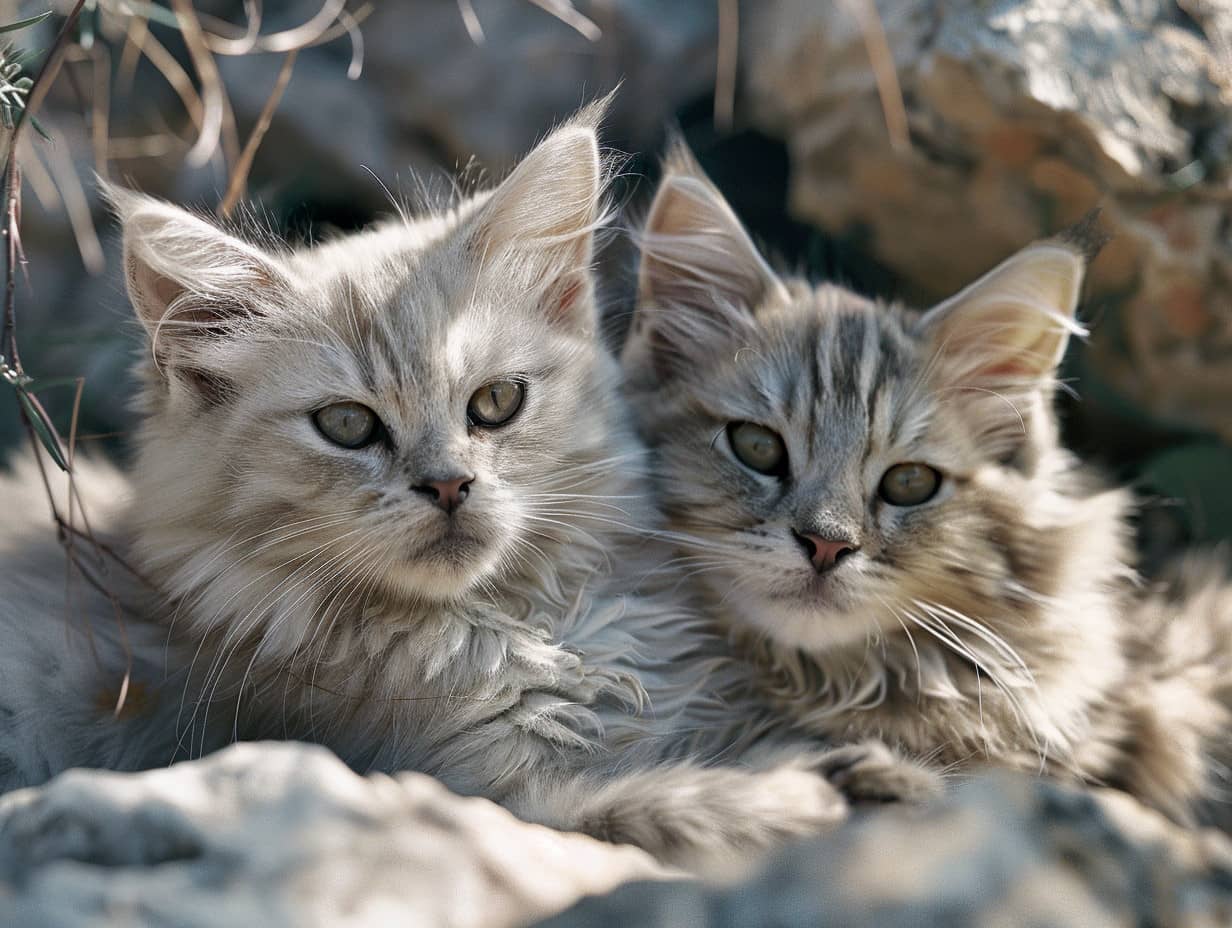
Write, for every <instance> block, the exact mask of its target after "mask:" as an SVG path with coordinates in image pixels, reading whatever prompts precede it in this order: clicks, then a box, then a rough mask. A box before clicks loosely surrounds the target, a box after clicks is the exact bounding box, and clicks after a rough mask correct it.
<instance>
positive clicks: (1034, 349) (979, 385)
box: [917, 239, 1086, 472]
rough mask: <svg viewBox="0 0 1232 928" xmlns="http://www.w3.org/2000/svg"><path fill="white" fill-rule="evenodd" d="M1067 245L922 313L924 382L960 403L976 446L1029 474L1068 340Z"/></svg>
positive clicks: (1045, 434)
mask: <svg viewBox="0 0 1232 928" xmlns="http://www.w3.org/2000/svg"><path fill="white" fill-rule="evenodd" d="M1085 266H1086V263H1085V259H1084V254H1083V251H1082V249H1081V248H1080V247H1079V246H1078V245H1077V244H1076V243H1074V242H1073V241H1069V240H1066V239H1056V240H1050V241H1044V242H1037V243H1036V244H1034V245H1030V246H1028V247H1027V248H1024V249H1023V250H1022V251H1020V252H1018V254H1016V255H1014V256H1012V257H1010V258H1008V259H1007V260H1006V261H1004V262H1002V263H1001V264H1000V265H998V266H997V267H996V268H994V269H993V270H992V271H990V272H989V273H987V274H985V275H984V276H983V277H981V278H980V279H979V280H977V281H976V282H975V283H973V284H971V285H970V286H969V287H967V288H966V289H965V290H963V291H962V292H960V293H958V294H957V295H956V296H954V297H951V298H950V299H949V300H946V301H945V302H944V303H942V304H940V305H939V306H936V307H934V308H933V309H932V310H930V311H929V312H927V313H925V314H924V315H923V316H922V317H921V318H920V320H919V322H918V331H917V334H918V335H919V336H920V337H921V338H922V339H923V340H924V343H925V345H926V347H927V348H928V350H929V351H930V353H931V363H930V365H929V376H930V378H931V380H932V383H933V386H934V388H935V389H936V390H937V391H938V392H939V393H940V394H942V395H944V396H945V397H946V399H947V401H950V402H953V403H954V404H956V405H957V406H959V407H961V409H962V414H963V417H964V419H965V421H966V422H967V423H968V426H969V428H970V429H971V430H972V432H973V434H975V435H976V436H978V441H979V444H980V447H981V449H982V450H983V451H984V452H985V453H987V454H988V455H989V456H990V457H992V458H994V459H995V460H997V461H999V462H1001V463H1002V464H1004V465H1007V466H1012V467H1015V468H1017V469H1019V470H1022V471H1024V472H1029V471H1031V470H1032V469H1033V468H1034V466H1035V462H1037V461H1038V460H1039V458H1040V455H1041V454H1042V452H1043V450H1044V449H1045V448H1046V447H1049V446H1051V445H1052V444H1053V443H1055V441H1056V421H1055V417H1054V415H1053V413H1052V410H1051V406H1050V402H1049V401H1050V400H1051V397H1052V387H1053V384H1054V383H1055V378H1056V370H1057V366H1058V365H1059V364H1060V363H1061V358H1062V356H1063V355H1064V354H1065V348H1066V345H1067V344H1068V343H1069V339H1070V336H1071V335H1072V334H1077V335H1084V334H1085V333H1086V330H1085V329H1084V328H1083V327H1082V326H1081V325H1080V324H1079V323H1078V322H1077V320H1076V319H1075V318H1074V313H1075V310H1076V309H1077V306H1078V298H1079V294H1080V291H1081V289H1082V278H1083V273H1084V270H1085Z"/></svg>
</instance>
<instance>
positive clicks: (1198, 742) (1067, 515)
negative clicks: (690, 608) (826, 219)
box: [623, 149, 1232, 820]
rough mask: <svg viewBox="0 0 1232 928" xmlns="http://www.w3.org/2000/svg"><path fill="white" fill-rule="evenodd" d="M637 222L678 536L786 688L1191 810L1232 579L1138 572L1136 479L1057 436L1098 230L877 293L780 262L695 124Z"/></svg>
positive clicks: (644, 336)
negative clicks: (1150, 579) (1128, 485)
mask: <svg viewBox="0 0 1232 928" xmlns="http://www.w3.org/2000/svg"><path fill="white" fill-rule="evenodd" d="M641 239H642V241H641V246H642V264H641V269H640V275H639V293H638V308H637V313H636V317H635V321H634V325H633V330H632V335H631V338H630V341H629V343H628V344H627V345H626V347H625V351H624V355H623V362H624V367H625V372H626V382H627V392H628V395H629V397H630V399H631V401H632V403H633V406H634V408H635V411H636V413H637V416H638V420H639V428H640V430H641V432H642V434H643V435H644V437H645V438H646V439H647V441H648V443H649V444H650V445H651V447H652V449H653V453H654V467H653V473H654V478H655V483H656V491H657V493H658V494H659V497H660V500H661V504H662V507H663V509H664V512H665V513H666V514H667V515H668V517H669V519H670V522H671V526H670V528H671V530H672V531H671V532H670V533H669V536H670V537H672V538H673V539H674V540H675V541H676V542H677V544H678V545H679V547H680V548H681V549H682V551H683V552H684V553H685V554H686V556H685V557H683V558H682V563H684V564H686V565H687V566H688V567H689V568H691V570H692V573H691V574H690V576H691V577H693V578H696V579H697V581H698V582H700V583H701V584H702V585H703V586H704V587H705V588H706V589H707V590H708V591H709V592H710V594H711V596H710V599H711V603H712V607H713V608H714V609H715V610H716V611H717V612H718V613H719V614H720V615H721V616H722V618H723V620H724V622H725V623H726V625H727V626H728V628H729V629H730V630H731V635H732V639H733V642H734V644H735V646H736V648H737V650H738V651H739V652H740V653H742V654H743V655H744V656H745V657H747V658H748V660H749V661H750V663H751V664H752V665H753V667H754V668H755V669H754V677H755V685H756V686H757V687H758V688H759V689H760V691H761V692H762V693H763V694H765V696H766V697H767V698H768V699H770V700H771V701H772V702H774V703H775V705H776V706H777V707H778V708H779V711H781V712H782V713H783V714H784V715H785V716H787V717H789V718H791V719H793V720H794V721H796V722H797V723H798V724H800V725H801V726H802V727H804V728H806V729H807V730H810V731H813V732H816V733H818V734H821V735H825V736H829V737H833V738H839V739H852V740H857V741H858V740H861V739H867V738H879V739H884V740H885V741H887V742H888V743H889V745H890V746H891V747H893V748H894V749H896V750H898V751H900V752H903V753H904V754H906V755H908V758H910V757H914V758H916V759H917V760H916V761H915V763H916V764H917V765H918V764H919V763H920V762H921V761H920V759H923V758H927V759H928V761H929V763H931V764H933V765H934V769H940V767H941V766H942V765H951V766H953V767H962V766H967V765H970V764H972V763H975V762H989V763H994V764H1001V765H1005V766H1010V767H1016V768H1019V769H1022V770H1026V771H1030V772H1036V771H1041V770H1043V771H1047V772H1050V773H1052V774H1055V775H1057V776H1063V777H1076V778H1080V779H1083V780H1086V781H1088V782H1093V783H1102V784H1114V785H1118V786H1122V787H1124V788H1126V789H1128V790H1130V791H1131V792H1134V793H1135V794H1136V795H1138V796H1139V797H1140V798H1141V799H1143V800H1145V801H1146V802H1148V803H1150V804H1152V805H1154V806H1155V807H1157V808H1158V809H1160V810H1162V811H1164V812H1165V813H1167V814H1169V815H1172V816H1174V817H1175V818H1178V819H1182V820H1184V819H1187V818H1189V817H1190V816H1191V815H1192V814H1193V812H1194V810H1195V809H1196V808H1197V805H1198V803H1199V801H1200V800H1202V799H1204V798H1208V797H1210V796H1212V795H1213V793H1214V791H1215V787H1216V779H1217V777H1216V771H1217V770H1218V769H1219V766H1218V762H1219V761H1220V760H1224V761H1225V762H1226V757H1227V754H1228V753H1229V747H1230V745H1229V741H1230V739H1229V738H1228V737H1227V735H1226V734H1225V728H1226V725H1227V723H1228V721H1229V717H1230V716H1229V711H1228V703H1229V701H1230V699H1229V697H1230V696H1232V687H1228V686H1226V685H1225V684H1223V683H1220V682H1218V681H1219V680H1221V679H1223V680H1226V679H1228V676H1227V675H1228V673H1229V671H1230V670H1232V587H1229V586H1228V584H1227V581H1226V580H1225V579H1223V576H1224V573H1223V572H1222V571H1220V572H1219V576H1220V579H1219V580H1218V581H1212V580H1211V579H1210V573H1211V572H1210V571H1208V572H1207V575H1206V581H1205V585H1204V586H1202V587H1201V588H1200V589H1199V590H1197V591H1195V592H1193V593H1191V594H1189V595H1188V596H1185V597H1178V598H1177V601H1176V602H1175V603H1173V604H1172V605H1171V606H1170V607H1169V606H1167V605H1165V604H1164V603H1162V602H1161V601H1160V598H1159V597H1158V596H1155V595H1147V596H1143V595H1142V594H1141V593H1140V592H1137V591H1135V589H1134V586H1133V579H1134V578H1133V570H1132V568H1131V566H1130V551H1129V545H1128V538H1129V530H1128V527H1127V521H1126V515H1127V512H1128V509H1129V499H1128V494H1127V493H1125V492H1122V491H1118V490H1114V489H1108V488H1106V487H1104V486H1103V485H1101V482H1100V481H1099V480H1098V479H1097V478H1096V477H1094V476H1093V475H1092V474H1091V473H1089V472H1088V470H1087V469H1086V468H1084V467H1083V466H1082V465H1081V464H1080V463H1078V462H1077V461H1076V460H1075V459H1074V458H1073V457H1072V456H1071V455H1070V454H1069V453H1067V452H1066V451H1065V449H1063V448H1062V447H1061V446H1060V444H1059V441H1058V436H1057V431H1058V430H1057V424H1056V420H1055V416H1054V414H1053V411H1052V399H1053V394H1054V390H1055V384H1056V372H1057V366H1058V364H1059V363H1060V361H1061V358H1062V355H1063V353H1064V350H1065V346H1066V343H1067V341H1068V338H1069V336H1070V335H1071V334H1073V333H1082V332H1083V331H1084V330H1083V328H1082V326H1081V325H1080V324H1079V323H1078V322H1077V321H1076V319H1075V311H1076V307H1077V303H1078V296H1079V291H1080V288H1081V283H1082V277H1083V272H1084V257H1083V254H1082V253H1081V252H1080V250H1079V249H1077V248H1076V247H1075V246H1074V245H1073V244H1072V243H1071V242H1070V241H1069V240H1067V239H1064V238H1062V239H1057V240H1051V241H1044V242H1038V243H1036V244H1034V245H1032V246H1029V247H1027V248H1026V249H1024V250H1023V251H1021V252H1020V253H1018V254H1017V255H1014V256H1012V257H1011V258H1009V259H1008V260H1006V261H1005V262H1004V263H1003V264H1001V265H1000V266H998V267H997V268H995V269H994V270H992V271H991V272H990V273H989V274H987V275H986V276H985V277H984V278H982V279H980V280H979V281H976V282H975V283H974V284H972V285H971V286H970V287H968V288H966V289H965V290H963V291H961V292H960V293H959V294H957V295H956V296H954V297H953V298H951V299H950V300H947V301H945V302H944V303H942V304H940V305H938V306H936V307H934V308H932V309H931V310H929V311H927V312H924V313H919V312H916V311H913V310H910V309H906V308H904V307H901V306H896V305H884V304H879V303H876V302H873V301H870V300H867V299H864V298H862V297H859V296H857V295H856V294H853V293H851V292H849V291H846V290H844V289H842V288H839V287H834V286H826V285H823V286H813V285H811V284H809V283H808V282H806V281H803V280H798V279H784V278H781V277H779V276H778V275H777V274H776V273H775V272H774V271H773V270H772V269H771V268H770V267H769V266H768V265H767V263H766V262H765V260H764V259H763V258H762V257H761V255H760V254H759V253H758V252H757V250H756V248H755V247H754V246H753V244H752V242H751V240H750V239H749V237H748V235H747V234H746V232H745V231H744V229H743V228H742V226H741V225H740V222H739V220H738V219H737V218H736V216H735V215H734V213H733V212H732V210H731V208H730V207H729V206H728V205H727V203H726V202H725V201H724V200H723V198H722V196H721V194H720V193H719V192H718V190H717V189H715V188H714V187H713V185H711V184H710V182H709V181H708V180H707V179H706V177H705V175H704V174H703V173H702V172H701V170H700V168H698V166H697V165H696V163H695V162H693V160H692V159H691V157H690V156H689V155H688V153H687V152H686V151H684V150H683V149H678V150H677V151H676V152H674V153H673V154H672V155H671V156H670V157H669V159H668V163H667V165H666V167H665V171H664V179H663V181H662V184H661V186H660V188H659V191H658V193H657V194H656V196H655V200H654V203H653V205H652V207H651V210H650V214H649V218H648V220H647V223H646V226H645V228H644V229H643V231H642V235H641ZM1194 573H1201V571H1197V570H1196V569H1190V570H1189V574H1191V575H1192V574H1194ZM1165 614H1166V615H1167V616H1168V622H1169V623H1170V625H1169V628H1170V629H1171V631H1170V632H1168V633H1164V632H1163V631H1162V630H1161V629H1162V627H1161V624H1160V623H1161V621H1163V620H1162V618H1161V617H1162V616H1163V615H1165ZM1181 639H1187V640H1189V641H1190V642H1200V644H1199V645H1198V646H1196V647H1195V646H1194V645H1193V644H1188V645H1184V644H1181ZM1130 694H1132V696H1131V695H1130ZM1165 732H1166V733H1167V734H1165ZM1212 758H1214V761H1215V762H1212ZM904 762H906V763H908V765H909V766H910V761H909V759H905V761H904ZM884 772H885V764H881V765H880V772H879V773H878V774H877V776H878V778H879V782H880V783H881V784H883V785H884V784H885V783H887V782H894V780H895V777H893V776H890V777H886V776H884V775H883V774H884ZM902 782H904V783H909V782H915V778H913V777H910V776H908V777H904V778H902ZM913 788H914V787H913ZM853 789H854V792H856V793H859V792H860V787H859V786H855V787H854V788H853ZM869 792H872V793H877V792H879V788H878V787H873V786H870V787H869Z"/></svg>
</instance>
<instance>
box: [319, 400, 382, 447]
mask: <svg viewBox="0 0 1232 928" xmlns="http://www.w3.org/2000/svg"><path fill="white" fill-rule="evenodd" d="M312 421H313V422H315V423H316V426H317V429H318V430H320V432H321V434H322V435H324V436H325V437H326V438H328V439H329V440H330V441H332V442H333V443H334V444H335V445H341V446H342V447H343V448H362V447H363V446H364V445H369V444H371V443H372V442H373V441H375V440H376V438H377V436H378V435H379V434H380V427H381V420H380V419H378V418H377V417H376V413H374V412H373V411H372V410H371V409H369V408H368V407H367V406H364V405H363V404H362V403H334V404H333V405H332V406H326V407H325V408H323V409H318V410H317V411H316V412H314V413H313V414H312Z"/></svg>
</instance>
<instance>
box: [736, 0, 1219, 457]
mask: <svg viewBox="0 0 1232 928" xmlns="http://www.w3.org/2000/svg"><path fill="white" fill-rule="evenodd" d="M860 5H861V3H860V2H843V3H814V2H811V0H767V2H759V3H756V4H753V3H749V4H746V5H745V6H744V7H743V8H742V11H743V13H744V30H743V36H744V41H743V46H742V62H743V73H744V75H745V80H744V91H745V92H744V105H743V107H742V111H743V114H744V117H745V118H746V119H747V120H749V121H751V122H752V123H753V124H755V125H757V126H759V127H761V128H763V129H766V130H767V131H770V132H772V133H774V134H777V135H780V136H781V137H783V138H784V139H786V141H787V143H788V145H789V148H790V151H791V158H792V178H791V206H792V209H793V211H794V213H795V214H796V215H797V216H798V217H799V218H801V219H803V220H805V221H808V222H813V223H816V224H819V225H821V226H823V227H825V228H826V229H828V230H830V231H832V232H836V233H851V234H853V235H855V236H857V237H858V238H860V240H861V241H862V242H863V243H864V244H866V245H867V246H868V247H870V248H871V249H872V251H873V252H874V253H875V255H876V256H877V257H878V258H879V259H880V260H881V261H883V262H884V263H885V264H886V265H888V266H889V268H890V269H891V270H893V271H894V272H895V273H896V274H897V275H899V277H900V279H901V281H902V282H903V284H904V289H905V290H906V291H907V293H908V294H910V295H912V296H915V297H918V298H923V299H931V298H935V297H938V296H942V295H947V294H949V293H952V292H954V291H955V290H956V289H957V288H959V287H961V286H963V285H965V284H966V283H968V282H970V281H971V280H973V279H974V278H975V277H976V276H978V275H979V274H981V273H983V272H984V271H985V270H987V269H988V268H990V267H991V266H992V265H993V264H995V263H996V262H997V261H999V260H1001V259H1002V258H1004V257H1005V256H1006V255H1008V254H1009V253H1011V252H1012V251H1015V250H1017V249H1018V248H1020V247H1021V246H1022V245H1023V244H1025V243H1026V242H1028V241H1031V240H1033V239H1035V238H1039V237H1042V236H1046V235H1050V234H1052V233H1054V232H1056V231H1058V230H1059V229H1062V228H1064V227H1065V226H1067V225H1069V224H1072V223H1073V222H1075V221H1076V220H1077V219H1078V218H1080V217H1081V216H1082V215H1083V214H1084V213H1085V212H1086V211H1087V210H1089V209H1091V208H1092V207H1094V206H1102V207H1103V210H1104V217H1103V224H1104V226H1105V228H1106V230H1107V231H1109V232H1110V233H1112V235H1113V236H1114V238H1113V241H1112V243H1111V244H1110V245H1109V246H1108V247H1107V248H1106V249H1105V252H1104V254H1103V255H1101V257H1100V258H1099V259H1098V260H1097V261H1096V262H1095V264H1094V266H1093V268H1092V280H1091V287H1090V291H1091V293H1090V298H1089V299H1088V305H1089V306H1091V305H1093V306H1100V307H1102V311H1101V319H1100V325H1099V327H1098V328H1097V329H1096V331H1095V334H1094V340H1093V342H1092V349H1091V359H1092V362H1093V364H1094V366H1095V369H1096V371H1097V373H1098V374H1099V376H1100V377H1101V378H1102V379H1103V380H1105V381H1107V382H1108V383H1110V384H1112V385H1113V386H1114V387H1115V388H1116V389H1117V390H1119V391H1121V393H1122V394H1123V395H1124V396H1126V397H1128V398H1129V399H1131V400H1132V401H1134V402H1135V403H1138V404H1140V405H1141V406H1142V407H1144V408H1146V409H1147V410H1149V411H1150V412H1152V413H1153V414H1155V415H1156V416H1159V417H1161V418H1163V419H1168V420H1172V421H1177V422H1182V423H1186V424H1188V425H1191V426H1199V427H1204V428H1208V429H1212V430H1214V431H1216V432H1218V433H1220V434H1222V436H1223V437H1224V438H1225V439H1226V438H1228V437H1230V436H1232V291H1230V289H1229V283H1232V237H1230V236H1229V234H1228V232H1229V222H1230V220H1229V211H1228V206H1229V179H1230V177H1232V160H1230V158H1229V152H1230V149H1232V67H1230V66H1232V44H1230V42H1229V36H1230V35H1232V30H1230V28H1229V24H1230V23H1232V16H1230V15H1229V13H1228V10H1227V5H1226V4H1218V3H1202V2H1196V0H1190V2H1186V0H1179V2H1170V0H1135V2H1128V0H995V2H970V3H938V2H935V0H882V2H878V3H877V4H876V9H877V11H878V13H879V14H880V19H881V22H882V24H883V26H884V30H885V33H886V37H887V42H888V45H889V48H890V51H891V55H892V57H893V60H894V64H895V69H896V72H897V77H898V80H899V82H900V84H901V86H902V100H903V103H904V105H905V107H906V116H907V121H908V125H909V128H910V143H911V144H910V149H909V150H906V151H897V150H895V148H894V147H893V146H892V145H891V144H890V139H889V134H888V131H887V123H886V118H885V115H884V113H883V109H882V105H881V102H880V100H879V97H878V93H877V87H876V81H875V77H874V71H873V69H872V67H871V66H870V64H869V58H868V54H867V52H866V50H865V45H864V38H863V36H862V33H861V31H860V29H859V28H858V26H857V24H856V20H855V19H854V18H853V16H852V12H851V11H852V10H853V9H857V8H859V7H860Z"/></svg>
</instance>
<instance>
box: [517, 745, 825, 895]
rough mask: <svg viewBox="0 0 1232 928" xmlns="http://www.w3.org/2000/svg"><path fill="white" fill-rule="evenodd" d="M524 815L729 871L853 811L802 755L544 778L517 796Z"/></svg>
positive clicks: (689, 865) (676, 860)
mask: <svg viewBox="0 0 1232 928" xmlns="http://www.w3.org/2000/svg"><path fill="white" fill-rule="evenodd" d="M508 805H510V806H511V808H512V809H513V811H514V812H515V813H516V814H518V815H519V816H521V817H522V818H526V819H529V820H531V821H536V822H539V823H541V824H545V825H550V826H552V827H555V828H559V829H563V830H570V831H580V832H583V833H584V834H588V835H590V836H591V837H593V838H598V839H600V840H603V841H610V842H612V843H615V844H633V845H636V846H638V847H640V848H642V849H643V850H645V851H647V852H649V853H650V854H652V855H653V856H655V857H656V858H658V859H659V860H660V861H662V862H663V863H665V864H669V865H672V866H677V867H681V868H684V869H686V870H690V871H693V872H696V873H701V874H704V875H707V876H718V875H730V874H733V873H734V872H738V871H739V870H741V869H743V868H745V867H747V866H748V865H750V864H752V863H754V862H755V861H756V858H757V855H758V854H759V853H760V852H764V851H767V850H769V849H772V848H775V847H778V846H780V845H782V844H785V843H787V842H788V841H790V840H792V839H794V838H798V837H803V836H807V835H812V834H817V833H819V832H822V831H824V830H826V829H827V828H829V827H832V826H834V825H835V824H837V823H838V822H840V821H842V820H843V819H844V818H846V816H847V811H848V806H847V803H846V802H845V801H844V800H843V798H842V796H841V795H839V793H838V792H837V791H836V790H835V789H834V787H832V786H831V785H830V784H829V783H828V782H827V781H826V780H825V778H823V777H822V776H820V775H818V774H817V773H815V772H813V771H811V770H808V769H806V767H805V763H804V761H803V759H801V760H796V761H793V762H791V763H784V764H780V765H779V766H777V767H774V768H772V769H768V770H760V771H754V770H748V769H744V768H736V767H693V766H687V765H680V766H672V767H658V768H652V769H648V770H643V771H638V772H634V773H629V774H624V775H621V776H618V777H616V778H614V779H606V780H605V779H601V778H599V777H596V776H593V775H582V776H578V777H575V778H572V779H568V780H554V781H548V782H540V783H538V784H536V786H535V787H534V788H533V789H532V790H530V791H528V792H527V793H524V794H523V795H522V796H521V797H520V799H519V800H518V801H516V802H511V803H508Z"/></svg>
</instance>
